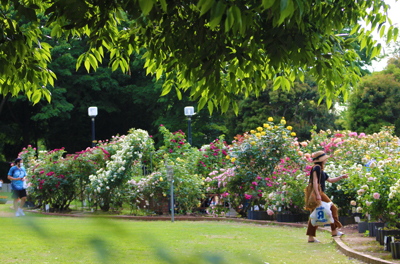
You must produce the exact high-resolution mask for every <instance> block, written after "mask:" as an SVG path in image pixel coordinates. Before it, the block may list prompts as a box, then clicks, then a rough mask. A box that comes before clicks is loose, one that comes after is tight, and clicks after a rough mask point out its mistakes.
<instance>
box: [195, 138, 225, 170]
mask: <svg viewBox="0 0 400 264" xmlns="http://www.w3.org/2000/svg"><path fill="white" fill-rule="evenodd" d="M199 151H200V152H201V155H202V156H201V157H200V158H199V162H198V163H197V167H198V168H197V169H198V171H197V173H198V174H201V175H203V176H207V175H208V174H209V173H210V171H213V170H218V169H220V168H224V167H225V166H226V162H229V160H227V159H226V157H228V158H229V155H228V152H229V146H228V145H227V143H226V142H225V141H224V137H223V136H220V137H219V138H217V139H216V140H214V141H213V142H211V143H210V144H209V145H204V146H202V147H201V148H200V149H199Z"/></svg>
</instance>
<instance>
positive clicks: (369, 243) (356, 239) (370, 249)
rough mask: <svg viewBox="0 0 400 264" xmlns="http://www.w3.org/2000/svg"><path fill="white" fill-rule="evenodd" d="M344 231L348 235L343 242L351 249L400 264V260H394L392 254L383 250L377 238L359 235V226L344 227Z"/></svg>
mask: <svg viewBox="0 0 400 264" xmlns="http://www.w3.org/2000/svg"><path fill="white" fill-rule="evenodd" d="M342 230H343V231H342V232H344V233H345V234H346V235H345V236H343V237H342V241H343V242H344V243H345V244H346V245H347V246H348V247H350V248H351V249H353V250H355V251H357V252H361V253H363V254H365V255H370V256H373V257H376V258H380V259H384V260H387V261H392V262H393V263H399V264H400V260H397V259H392V254H391V253H390V252H388V251H384V250H383V246H381V245H380V244H379V242H378V241H376V239H375V237H365V236H364V234H362V233H358V225H348V226H345V227H343V228H342Z"/></svg>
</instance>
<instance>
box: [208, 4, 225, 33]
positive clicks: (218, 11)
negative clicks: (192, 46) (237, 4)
mask: <svg viewBox="0 0 400 264" xmlns="http://www.w3.org/2000/svg"><path fill="white" fill-rule="evenodd" d="M225 9H226V5H225V3H224V2H223V1H218V3H217V4H216V5H213V8H212V9H211V21H210V27H211V28H215V27H216V26H217V25H219V23H220V22H221V19H222V15H223V14H224V13H225Z"/></svg>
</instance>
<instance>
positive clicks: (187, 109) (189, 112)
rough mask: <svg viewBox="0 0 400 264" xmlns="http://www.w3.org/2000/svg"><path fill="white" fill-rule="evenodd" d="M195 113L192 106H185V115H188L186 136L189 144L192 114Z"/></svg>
mask: <svg viewBox="0 0 400 264" xmlns="http://www.w3.org/2000/svg"><path fill="white" fill-rule="evenodd" d="M195 114H196V113H195V112H194V107H193V106H186V107H185V116H187V117H188V137H189V144H190V145H192V116H194V115H195Z"/></svg>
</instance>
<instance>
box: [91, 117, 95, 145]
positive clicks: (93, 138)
mask: <svg viewBox="0 0 400 264" xmlns="http://www.w3.org/2000/svg"><path fill="white" fill-rule="evenodd" d="M94 135H95V132H94V117H92V148H94V147H95V136H94Z"/></svg>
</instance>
